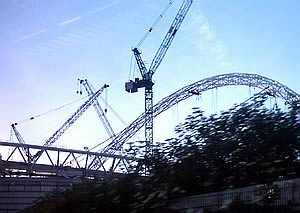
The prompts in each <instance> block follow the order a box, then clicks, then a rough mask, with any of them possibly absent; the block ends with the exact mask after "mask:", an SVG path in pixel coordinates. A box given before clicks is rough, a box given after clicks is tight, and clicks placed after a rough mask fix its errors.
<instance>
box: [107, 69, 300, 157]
mask: <svg viewBox="0 0 300 213" xmlns="http://www.w3.org/2000/svg"><path fill="white" fill-rule="evenodd" d="M238 85H245V86H251V87H255V88H260V89H263V90H265V91H266V92H269V93H271V94H272V95H273V96H275V97H278V98H281V99H283V100H285V101H286V103H287V104H291V103H293V102H296V101H297V102H298V101H300V95H299V94H297V93H296V92H294V91H293V90H291V89H290V88H288V87H287V86H285V85H283V84H281V83H279V82H278V81H275V80H272V79H270V78H267V77H264V76H261V75H257V74H248V73H229V74H222V75H217V76H213V77H210V78H205V79H202V80H200V81H197V82H195V83H193V84H190V85H188V86H185V87H183V88H181V89H180V90H178V91H176V92H174V93H173V94H171V95H169V96H167V97H165V98H163V99H162V100H161V101H159V102H158V103H157V104H155V105H154V106H153V117H156V116H157V115H159V114H161V113H162V112H164V111H166V110H167V109H169V108H171V107H172V106H174V105H175V104H177V103H179V102H181V101H183V100H185V99H187V98H189V97H191V96H193V95H198V94H200V93H201V92H204V91H207V90H210V89H214V88H218V87H224V86H238ZM144 124H145V113H143V114H141V115H140V116H139V117H138V118H137V119H136V120H134V121H133V122H132V123H131V124H130V125H129V126H128V127H126V128H125V129H123V130H122V131H121V132H120V133H119V134H117V136H116V138H115V140H113V141H112V142H111V143H110V144H109V145H108V146H106V147H105V148H104V149H102V150H101V152H104V153H108V154H113V153H115V152H116V151H117V150H119V149H120V148H121V147H122V146H123V144H124V143H125V142H126V141H128V140H129V139H130V138H131V137H132V136H133V135H134V134H135V133H136V132H137V131H138V130H139V129H141V128H142V127H143V126H144Z"/></svg>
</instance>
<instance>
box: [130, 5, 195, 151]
mask: <svg viewBox="0 0 300 213" xmlns="http://www.w3.org/2000/svg"><path fill="white" fill-rule="evenodd" d="M192 3H193V0H184V1H183V3H182V5H181V7H180V9H179V11H178V12H177V14H176V16H175V18H174V20H173V22H172V24H171V26H170V28H169V30H168V31H167V34H166V35H165V37H164V39H163V41H162V43H161V45H160V47H159V48H158V50H157V52H156V54H155V56H154V58H153V60H152V62H151V65H150V68H149V69H148V70H147V68H146V66H145V63H144V61H143V60H142V57H141V52H140V51H139V50H138V49H137V48H133V49H132V51H133V54H134V56H135V59H136V62H137V65H138V67H139V70H140V73H141V76H142V79H139V78H135V80H134V81H132V80H130V81H129V82H126V83H125V90H126V91H127V92H129V93H135V92H137V91H138V88H145V141H146V153H151V151H152V148H151V147H152V144H153V90H152V89H153V85H154V83H153V81H152V76H153V74H154V73H155V71H156V70H157V68H158V67H159V65H160V64H161V62H162V60H163V58H164V57H165V55H166V53H167V51H168V49H169V47H170V45H171V43H172V41H173V39H174V37H175V35H176V33H177V31H178V29H179V27H180V25H181V24H182V22H183V20H184V18H185V16H186V14H187V12H188V11H189V9H190V7H191V5H192Z"/></svg>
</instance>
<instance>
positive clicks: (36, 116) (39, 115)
mask: <svg viewBox="0 0 300 213" xmlns="http://www.w3.org/2000/svg"><path fill="white" fill-rule="evenodd" d="M87 97H89V96H85V97H82V98H80V99H77V100H75V101H72V102H70V103H67V104H64V105H62V106H60V107H57V108H54V109H51V110H49V111H46V112H44V113H41V114H38V115H35V116H32V117H30V118H26V119H23V120H21V121H18V122H16V123H15V124H22V123H27V122H28V121H31V120H33V119H35V118H38V117H42V116H44V115H47V114H49V113H51V112H55V111H58V110H60V109H62V108H64V107H66V106H69V105H72V104H74V103H76V102H78V101H81V100H83V99H85V98H87Z"/></svg>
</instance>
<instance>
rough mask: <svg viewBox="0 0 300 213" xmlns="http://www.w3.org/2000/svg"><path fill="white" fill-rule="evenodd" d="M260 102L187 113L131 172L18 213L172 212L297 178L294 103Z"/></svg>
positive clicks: (299, 149) (298, 132)
mask: <svg viewBox="0 0 300 213" xmlns="http://www.w3.org/2000/svg"><path fill="white" fill-rule="evenodd" d="M265 101H266V97H265V96H263V95H258V96H255V97H254V98H253V99H251V100H250V101H248V102H245V103H242V104H240V105H235V106H233V107H232V108H231V109H229V110H227V111H223V112H221V113H220V115H211V116H205V115H204V113H203V111H201V110H200V109H198V108H195V109H194V111H193V113H192V115H190V116H188V118H186V121H185V122H184V123H182V124H181V125H179V126H178V127H177V128H176V130H175V131H176V133H177V137H176V138H172V139H169V140H167V141H165V142H164V143H160V144H157V145H156V146H155V147H154V148H153V153H152V154H151V155H150V154H148V155H146V157H145V159H144V160H142V161H141V162H140V163H139V165H137V166H135V167H136V168H135V169H136V171H139V172H135V173H133V174H130V175H127V176H126V177H123V178H113V177H112V178H106V179H101V180H94V181H91V182H88V183H86V184H82V185H78V186H76V187H74V189H73V190H68V191H65V192H57V193H55V194H51V195H48V196H46V197H45V198H43V199H42V200H40V201H39V202H38V203H37V204H36V205H35V206H34V207H32V208H29V209H26V210H24V211H23V212H25V213H26V212H39V213H43V212H45V213H54V212H55V213H58V212H132V213H134V212H173V211H172V210H170V209H168V204H169V201H170V200H172V199H175V198H180V197H184V196H190V195H197V194H201V193H208V192H214V191H222V190H225V189H229V188H237V187H244V186H249V185H255V184H262V183H271V182H273V181H277V180H284V179H292V178H296V177H300V175H299V171H300V170H299V168H300V167H299V161H297V158H299V156H300V121H299V117H300V115H299V112H300V106H299V104H294V105H293V106H291V107H290V108H289V109H288V110H287V111H282V110H280V109H278V108H276V109H273V110H270V109H267V108H265V105H264V103H265ZM140 150H141V149H140V147H133V148H132V150H131V151H133V152H135V153H136V152H138V151H140ZM145 168H147V169H146V170H147V173H148V174H149V175H148V176H147V177H141V176H140V174H141V173H142V172H143V171H144V169H145ZM247 209H249V208H247ZM256 212H258V210H256Z"/></svg>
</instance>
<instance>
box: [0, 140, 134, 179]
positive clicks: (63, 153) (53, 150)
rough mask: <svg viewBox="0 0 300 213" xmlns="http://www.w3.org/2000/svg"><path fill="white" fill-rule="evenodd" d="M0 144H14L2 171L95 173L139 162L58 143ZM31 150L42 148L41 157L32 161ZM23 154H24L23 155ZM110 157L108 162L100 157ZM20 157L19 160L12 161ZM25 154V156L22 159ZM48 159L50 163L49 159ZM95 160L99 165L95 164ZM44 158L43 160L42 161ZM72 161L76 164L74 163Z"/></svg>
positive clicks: (1, 165)
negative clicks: (27, 154)
mask: <svg viewBox="0 0 300 213" xmlns="http://www.w3.org/2000/svg"><path fill="white" fill-rule="evenodd" d="M0 147H1V149H3V148H4V147H13V150H12V152H11V153H10V155H9V156H8V157H7V158H6V159H0V175H31V176H48V175H49V176H53V175H54V176H68V177H74V176H76V177H82V176H86V177H95V176H105V175H107V174H111V173H112V172H116V173H121V172H122V173H124V171H125V173H126V172H129V171H130V168H128V163H133V164H134V163H135V162H136V161H137V159H136V158H133V157H126V156H121V155H114V154H105V153H98V152H90V151H87V150H86V151H81V150H74V149H63V148H57V147H45V146H38V145H29V144H20V143H11V142H4V141H0ZM23 150H27V152H29V153H32V152H36V151H38V152H40V153H42V154H40V155H39V157H38V159H37V160H36V161H35V162H32V161H31V159H30V158H29V156H26V155H24V152H23ZM20 156H21V157H20ZM102 157H105V158H106V159H110V161H107V162H106V163H105V165H104V162H103V161H101V160H100V159H101V158H102ZM12 158H14V159H16V158H18V161H12ZM20 158H21V159H20ZM47 161H48V164H47V163H45V162H47ZM95 161H97V164H98V166H97V167H93V165H94V163H95ZM40 162H42V163H40ZM70 162H72V165H70Z"/></svg>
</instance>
